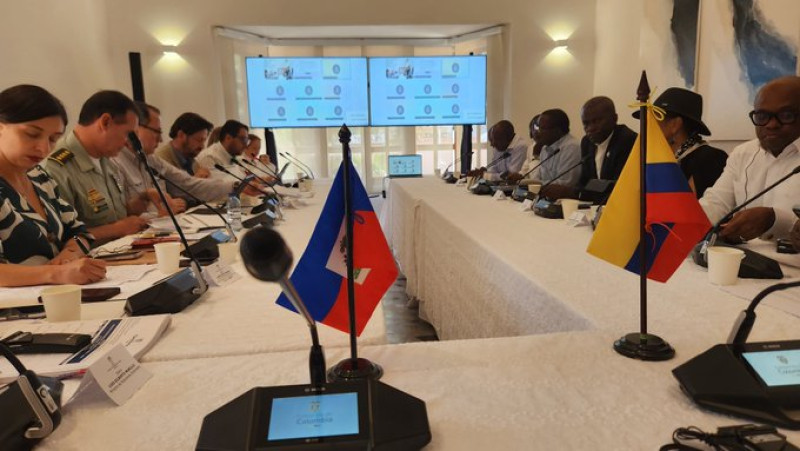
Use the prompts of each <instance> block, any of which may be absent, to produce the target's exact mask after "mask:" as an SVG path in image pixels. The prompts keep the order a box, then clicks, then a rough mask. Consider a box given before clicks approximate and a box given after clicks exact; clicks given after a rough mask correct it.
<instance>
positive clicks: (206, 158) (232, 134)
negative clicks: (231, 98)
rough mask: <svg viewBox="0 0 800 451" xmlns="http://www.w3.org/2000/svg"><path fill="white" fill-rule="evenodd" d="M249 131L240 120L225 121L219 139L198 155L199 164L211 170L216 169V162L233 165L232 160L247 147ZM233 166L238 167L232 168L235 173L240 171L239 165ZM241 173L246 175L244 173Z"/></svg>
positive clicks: (225, 165)
mask: <svg viewBox="0 0 800 451" xmlns="http://www.w3.org/2000/svg"><path fill="white" fill-rule="evenodd" d="M247 132H248V128H247V126H246V125H244V124H242V123H241V122H239V121H234V120H229V121H227V122H225V124H224V125H223V126H222V127H221V128H220V131H219V141H218V142H216V143H214V144H212V145H211V146H209V147H207V148H205V149H204V150H203V151H202V152H200V154H199V155H197V158H196V161H197V164H199V165H200V166H202V167H204V168H206V169H208V170H209V171H211V170H213V169H214V165H215V164H219V165H220V166H224V167H226V168H228V167H231V166H232V165H231V160H232V159H233V158H236V157H238V156H239V155H241V154H242V152H244V149H245V148H246V147H247V139H248V138H247V135H248V133H247ZM232 167H233V168H235V169H236V170H235V171H234V170H233V169H231V172H233V173H234V174H236V173H238V172H240V168H239V167H238V166H235V165H233V166H232ZM241 175H242V176H244V174H241Z"/></svg>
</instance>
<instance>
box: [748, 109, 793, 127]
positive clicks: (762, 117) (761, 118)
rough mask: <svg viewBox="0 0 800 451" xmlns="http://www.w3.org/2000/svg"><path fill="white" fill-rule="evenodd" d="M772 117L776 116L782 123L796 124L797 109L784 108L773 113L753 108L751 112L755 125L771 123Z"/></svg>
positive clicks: (751, 118) (760, 125)
mask: <svg viewBox="0 0 800 451" xmlns="http://www.w3.org/2000/svg"><path fill="white" fill-rule="evenodd" d="M772 118H775V120H777V121H778V123H779V124H781V125H789V124H794V123H795V122H796V121H797V111H793V110H783V111H778V112H777V113H771V112H769V111H762V110H753V111H751V112H750V120H751V121H753V125H756V126H759V127H763V126H765V125H767V124H769V121H771V120H772Z"/></svg>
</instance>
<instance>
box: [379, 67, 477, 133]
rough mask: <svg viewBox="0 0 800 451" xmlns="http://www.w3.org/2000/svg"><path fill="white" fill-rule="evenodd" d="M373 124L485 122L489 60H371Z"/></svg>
mask: <svg viewBox="0 0 800 451" xmlns="http://www.w3.org/2000/svg"><path fill="white" fill-rule="evenodd" d="M369 78H370V89H369V91H370V116H371V123H372V125H373V126H392V125H459V124H484V123H486V57H485V56H446V57H397V58H370V59H369Z"/></svg>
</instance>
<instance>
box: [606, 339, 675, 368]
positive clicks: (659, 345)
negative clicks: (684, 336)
mask: <svg viewBox="0 0 800 451" xmlns="http://www.w3.org/2000/svg"><path fill="white" fill-rule="evenodd" d="M614 350H615V351H617V352H618V353H620V354H622V355H624V356H625V357H629V358H632V359H639V360H651V361H657V360H669V359H671V358H673V357H675V349H673V348H672V346H670V345H669V343H667V342H666V341H664V340H662V339H661V338H660V337H658V336H656V335H652V334H642V333H639V332H634V333H631V334H628V335H625V336H624V337H622V338H620V339H619V340H617V341H615V342H614Z"/></svg>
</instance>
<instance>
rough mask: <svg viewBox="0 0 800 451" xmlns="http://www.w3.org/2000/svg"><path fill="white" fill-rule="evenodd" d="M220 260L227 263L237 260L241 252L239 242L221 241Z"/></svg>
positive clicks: (218, 247) (219, 247)
mask: <svg viewBox="0 0 800 451" xmlns="http://www.w3.org/2000/svg"><path fill="white" fill-rule="evenodd" d="M217 249H219V261H220V263H225V264H226V265H231V264H233V262H235V261H236V255H237V254H238V253H239V243H219V244H217Z"/></svg>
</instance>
